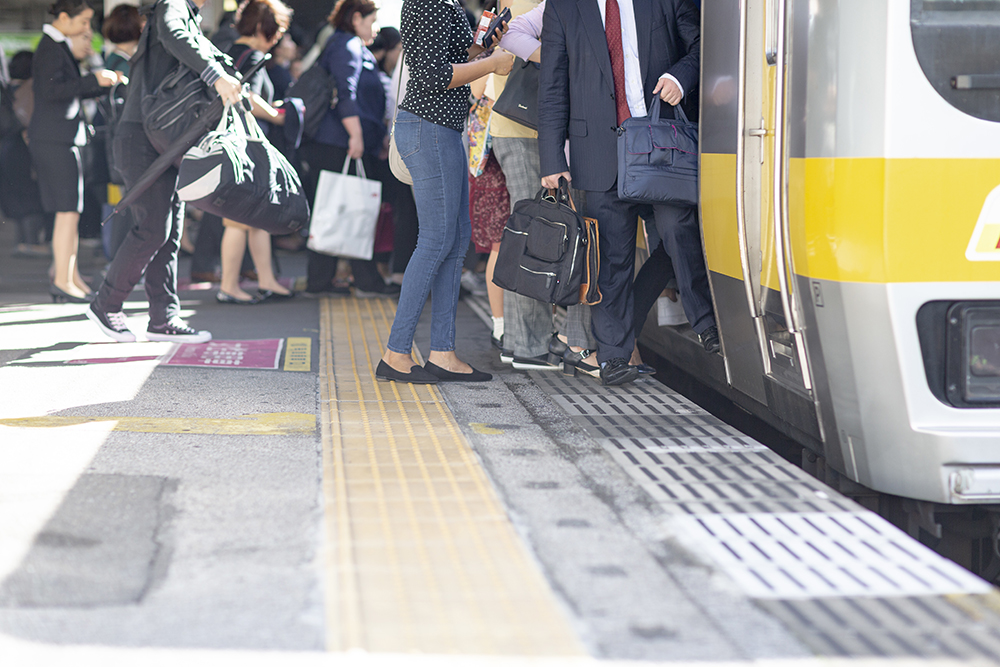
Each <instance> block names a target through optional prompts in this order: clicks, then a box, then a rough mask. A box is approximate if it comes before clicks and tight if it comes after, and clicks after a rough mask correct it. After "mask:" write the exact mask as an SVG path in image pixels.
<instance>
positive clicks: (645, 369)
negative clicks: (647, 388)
mask: <svg viewBox="0 0 1000 667" xmlns="http://www.w3.org/2000/svg"><path fill="white" fill-rule="evenodd" d="M635 369H636V370H637V371H639V375H655V374H656V369H655V368H653V367H652V366H650V365H649V364H636V365H635Z"/></svg>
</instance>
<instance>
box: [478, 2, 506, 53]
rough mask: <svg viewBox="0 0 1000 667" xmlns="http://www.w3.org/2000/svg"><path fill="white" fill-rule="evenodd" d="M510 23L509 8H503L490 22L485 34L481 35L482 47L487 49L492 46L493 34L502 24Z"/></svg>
mask: <svg viewBox="0 0 1000 667" xmlns="http://www.w3.org/2000/svg"><path fill="white" fill-rule="evenodd" d="M509 22H510V8H509V7H505V8H504V10H503V11H502V12H500V14H499V15H498V16H497V17H496V18H495V19H493V20H492V21H490V27H489V28H487V29H486V33H485V34H484V35H483V46H484V47H486V48H487V49H488V48H490V47H491V46H493V34H494V33H495V32H496V31H497V29H498V28H499V27H500V25H501V24H502V23H509Z"/></svg>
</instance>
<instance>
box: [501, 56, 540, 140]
mask: <svg viewBox="0 0 1000 667" xmlns="http://www.w3.org/2000/svg"><path fill="white" fill-rule="evenodd" d="M539 71H540V68H539V66H538V65H537V64H536V63H533V62H531V61H530V60H521V59H520V58H515V59H514V67H513V68H512V69H511V70H510V74H508V75H507V83H506V85H504V89H503V92H502V93H500V97H498V98H497V101H496V102H494V103H493V113H498V114H500V115H501V116H503V117H505V118H509V119H511V120H512V121H514V122H515V123H520V124H521V125H524V126H525V127H530V128H531V129H532V130H537V129H538V73H539Z"/></svg>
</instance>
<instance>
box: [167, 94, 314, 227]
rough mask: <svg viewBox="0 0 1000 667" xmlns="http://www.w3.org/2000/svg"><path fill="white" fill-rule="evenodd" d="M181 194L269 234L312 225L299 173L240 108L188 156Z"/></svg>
mask: <svg viewBox="0 0 1000 667" xmlns="http://www.w3.org/2000/svg"><path fill="white" fill-rule="evenodd" d="M177 195H178V196H179V197H180V198H181V200H182V201H186V202H189V203H190V204H192V205H193V206H195V207H196V208H199V209H201V210H203V211H205V212H207V213H214V214H215V215H218V216H221V217H223V218H229V219H230V220H235V221H236V222H242V223H243V224H245V225H250V226H251V227H256V228H258V229H263V230H265V231H267V232H270V233H271V234H290V233H291V232H294V231H296V230H298V229H300V228H301V227H302V226H303V225H305V224H306V223H308V222H309V201H308V200H307V199H306V195H305V192H304V191H303V189H302V182H301V181H300V180H299V176H298V174H297V173H296V172H295V169H294V168H293V167H292V165H291V164H289V162H288V160H286V159H285V156H283V155H282V154H281V152H280V151H279V150H278V149H277V148H275V147H274V146H272V145H271V143H270V142H269V141H268V140H267V138H265V137H264V134H263V133H262V132H261V130H260V127H259V126H258V125H257V121H256V120H255V119H254V118H253V116H251V115H250V114H249V112H247V111H245V110H244V109H243V108H242V107H227V109H226V111H225V112H224V113H223V116H222V120H221V121H220V122H219V127H218V128H217V129H216V130H215V131H213V132H209V133H208V134H206V135H205V136H204V137H203V138H202V140H201V141H199V142H198V143H197V144H195V145H194V146H193V147H191V148H190V149H188V151H187V153H185V154H184V157H183V158H182V159H181V164H180V168H179V169H178V174H177Z"/></svg>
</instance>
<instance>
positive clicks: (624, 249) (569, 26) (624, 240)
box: [538, 0, 719, 385]
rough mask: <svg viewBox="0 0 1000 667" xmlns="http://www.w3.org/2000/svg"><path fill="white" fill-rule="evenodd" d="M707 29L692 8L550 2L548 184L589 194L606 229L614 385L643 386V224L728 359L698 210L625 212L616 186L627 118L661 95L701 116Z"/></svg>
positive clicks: (544, 144) (609, 377) (545, 60)
mask: <svg viewBox="0 0 1000 667" xmlns="http://www.w3.org/2000/svg"><path fill="white" fill-rule="evenodd" d="M699 27H700V17H699V10H698V8H697V7H696V6H695V5H694V3H693V2H692V0H547V4H546V7H545V15H544V19H543V22H542V68H541V76H540V80H539V91H538V108H539V109H541V110H542V112H541V113H540V114H539V119H538V124H539V127H538V144H539V153H540V162H541V173H542V174H544V176H543V177H542V185H543V186H545V187H555V186H556V185H557V184H558V181H559V178H560V177H565V178H566V179H572V181H573V185H574V187H576V188H579V189H581V190H585V191H586V192H587V211H586V213H587V215H588V216H591V217H595V218H597V220H598V223H599V225H600V232H601V273H600V276H599V278H598V284H599V285H600V288H601V293H602V294H603V296H604V298H603V301H602V302H601V304H600V305H598V306H595V307H594V310H593V328H594V336H595V337H596V338H597V341H598V348H597V359H598V362H599V363H600V364H601V380H602V382H603V383H604V384H607V385H616V384H624V383H626V382H631V381H632V380H634V379H635V378H636V377H637V375H638V369H636V368H635V367H633V366H630V365H629V363H628V359H629V357H630V356H631V355H632V350H633V347H634V345H635V334H636V332H634V331H633V329H632V322H633V304H632V278H633V274H634V269H635V238H636V228H637V220H638V216H640V215H641V216H643V218H645V219H649V217H650V215H651V214H652V217H653V219H654V220H655V223H656V229H657V231H658V232H659V234H660V236H661V237H662V239H663V242H664V247H665V248H666V249H667V252H668V253H669V254H670V256H671V258H672V259H673V262H674V267H675V271H676V274H677V282H678V288H679V291H680V293H681V299H682V301H683V304H684V309H685V312H686V314H687V316H688V320H689V321H690V323H691V326H692V327H693V328H694V330H695V331H696V332H697V333H698V334H699V335H700V336H701V340H702V342H703V344H704V345H705V348H706V349H707V350H709V351H711V352H714V351H715V350H717V349H718V344H719V343H718V331H717V329H716V328H715V315H714V313H713V310H712V301H711V295H710V293H709V287H708V276H707V273H706V269H705V260H704V255H703V253H702V246H701V232H700V229H699V225H698V215H697V210H696V209H695V208H691V207H677V206H668V205H665V204H664V205H659V204H657V205H652V206H651V205H648V204H635V203H630V202H626V201H622V200H620V199H618V194H617V183H616V180H617V173H618V172H617V161H616V158H615V156H616V155H617V148H616V146H617V137H618V127H619V126H620V125H621V123H622V122H623V121H624V120H625V119H626V118H629V117H630V116H645V115H646V113H647V109H648V104H649V103H650V102H651V100H652V95H659V96H660V98H661V99H662V100H663V101H664V102H667V103H668V104H671V105H677V104H680V103H681V102H682V100H684V101H685V103H686V105H691V106H692V107H694V105H693V103H692V99H693V93H694V92H695V89H696V88H697V86H698V79H699V76H700V72H699V60H700V36H699ZM691 112H692V113H693V114H694V113H696V108H691ZM567 138H568V139H569V152H570V162H571V165H567V160H566V155H565V151H564V145H565V142H566V139H567Z"/></svg>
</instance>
